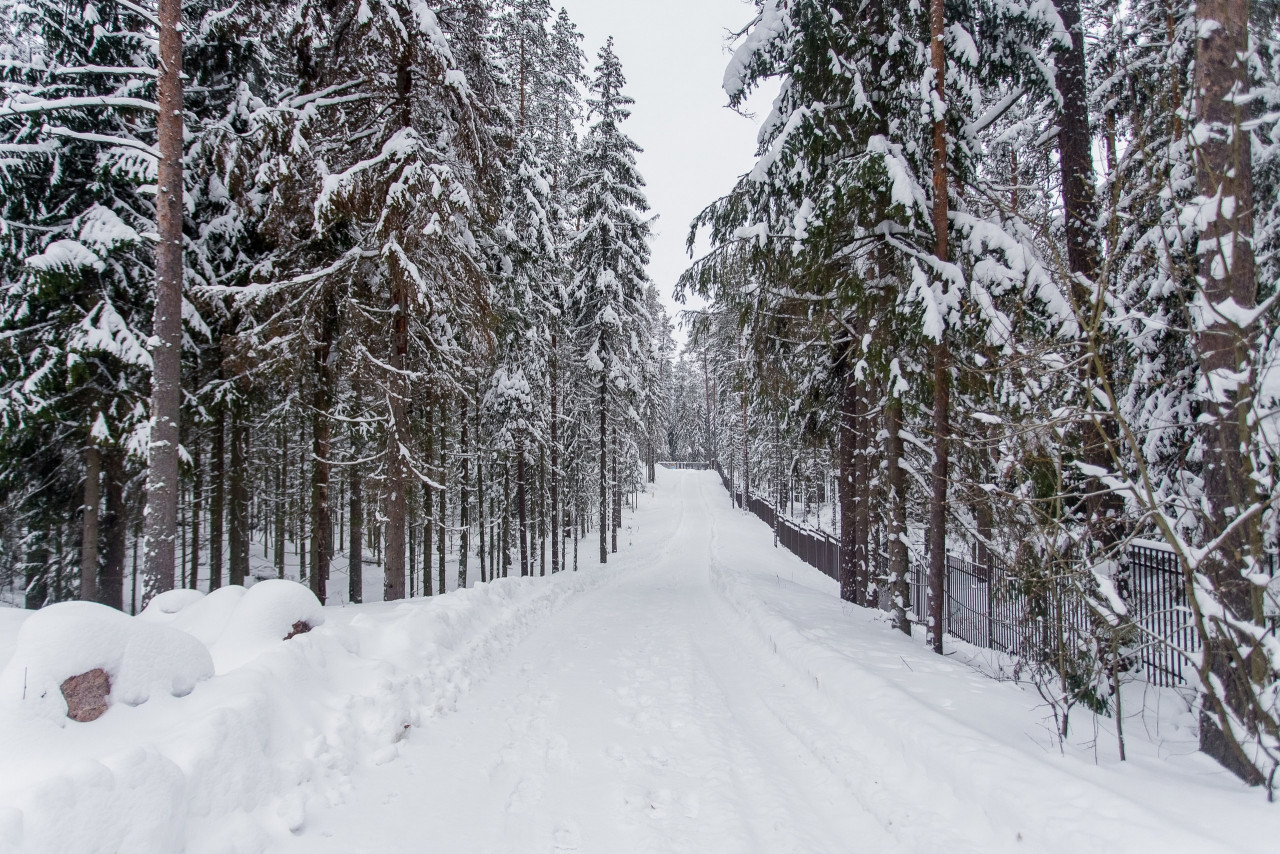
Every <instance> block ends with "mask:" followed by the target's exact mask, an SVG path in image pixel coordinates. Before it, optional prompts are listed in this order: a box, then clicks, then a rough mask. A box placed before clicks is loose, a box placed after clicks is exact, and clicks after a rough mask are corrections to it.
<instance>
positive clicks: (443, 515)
mask: <svg viewBox="0 0 1280 854" xmlns="http://www.w3.org/2000/svg"><path fill="white" fill-rule="evenodd" d="M445 406H446V403H445V398H444V397H441V398H440V458H439V466H440V510H439V513H440V516H439V519H440V524H439V525H437V526H436V532H437V533H436V536H437V537H438V540H437V544H438V546H439V555H437V557H436V560H437V564H436V575H437V578H436V583H437V584H438V585H439V586H440V592H441V593H442V594H443V593H447V592H449V588H448V586H447V584H446V583H445V571H444V569H445V549H446V547H447V546H448V543H449V541H448V536H449V504H448V501H449V462H448V461H449V458H448V456H447V451H448V450H449V447H448V446H449V432H448V426H447V425H448V423H449V417H448V411H447V410H446V409H445ZM426 582H427V584H428V585H429V584H430V583H431V579H430V578H427V579H426Z"/></svg>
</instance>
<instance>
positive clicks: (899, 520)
mask: <svg viewBox="0 0 1280 854" xmlns="http://www.w3.org/2000/svg"><path fill="white" fill-rule="evenodd" d="M890 382H891V383H892V382H893V380H892V379H891V380H890ZM884 420H885V431H886V432H887V433H888V434H889V435H888V440H887V442H886V447H885V455H886V457H887V459H886V460H885V463H886V466H885V469H886V470H885V480H886V481H887V486H888V488H889V535H888V540H889V542H888V549H887V550H888V552H889V609H890V613H892V614H893V627H894V628H896V629H898V630H899V631H901V632H904V633H905V634H907V635H910V634H911V620H910V619H908V618H907V597H908V595H909V594H908V585H907V543H906V536H907V477H906V469H905V468H904V467H903V465H902V450H903V448H902V400H901V398H899V397H898V396H897V394H895V393H893V392H892V391H891V392H890V394H889V396H888V397H887V398H886V400H885V410H884ZM917 607H919V605H918V603H917Z"/></svg>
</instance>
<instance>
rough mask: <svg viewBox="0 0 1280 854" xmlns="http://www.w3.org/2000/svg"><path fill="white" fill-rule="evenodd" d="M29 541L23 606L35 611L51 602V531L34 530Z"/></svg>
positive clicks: (24, 575)
mask: <svg viewBox="0 0 1280 854" xmlns="http://www.w3.org/2000/svg"><path fill="white" fill-rule="evenodd" d="M28 542H29V545H28V546H27V560H26V567H25V568H24V571H23V580H24V581H25V583H26V587H25V589H24V590H23V596H22V607H24V608H26V609H27V610H29V611H34V610H36V609H37V608H43V607H44V606H45V605H47V604H49V532H48V531H47V530H46V531H39V532H34V533H32V534H30V538H29V541H28Z"/></svg>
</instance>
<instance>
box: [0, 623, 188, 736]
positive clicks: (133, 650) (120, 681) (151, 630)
mask: <svg viewBox="0 0 1280 854" xmlns="http://www.w3.org/2000/svg"><path fill="white" fill-rule="evenodd" d="M94 670H101V671H102V672H103V673H104V674H105V675H106V678H107V680H108V686H109V694H108V696H107V698H106V700H107V705H114V704H116V703H123V704H124V705H127V706H137V705H139V704H141V703H145V702H146V701H147V700H148V699H150V697H151V695H152V693H153V692H157V691H163V692H165V693H168V694H171V695H172V696H175V697H183V696H186V695H187V694H189V693H191V691H192V689H194V688H195V686H196V683H198V682H200V681H201V680H203V679H208V678H209V677H210V676H212V675H213V660H212V659H211V658H210V656H209V651H208V650H207V649H206V648H205V646H204V644H202V643H200V641H198V640H196V639H195V638H194V637H192V636H191V635H189V634H186V633H185V632H180V631H177V630H176V629H172V628H170V627H168V626H164V625H159V624H156V623H154V622H150V621H147V620H139V619H137V618H135V617H130V616H127V615H125V614H122V613H120V612H119V611H117V610H115V609H113V608H108V607H107V606H105V605H98V604H96V603H93V602H63V603H60V604H57V605H51V606H50V607H48V608H45V609H43V610H40V611H37V612H36V613H34V614H32V615H31V616H30V617H29V618H28V619H27V620H26V622H24V623H23V625H22V628H21V629H20V630H19V632H18V637H17V643H16V644H15V646H14V650H13V656H12V657H11V658H10V659H9V662H8V664H7V665H6V666H5V668H4V670H3V672H0V703H3V704H5V705H9V706H11V707H12V706H14V705H16V706H19V707H21V708H22V709H23V710H24V711H26V712H28V713H31V714H37V715H41V716H43V717H47V718H50V719H52V720H57V721H59V722H64V721H65V720H66V717H67V712H68V706H67V700H66V698H65V697H64V695H63V690H62V688H63V683H65V682H66V681H67V680H68V679H71V678H72V677H79V676H83V675H84V674H88V673H90V672H91V671H94ZM86 681H87V683H89V685H91V686H92V690H96V689H97V688H98V686H100V684H101V679H100V677H98V676H96V675H95V676H94V677H92V678H90V679H88V680H86ZM80 684H81V683H72V687H73V690H75V689H76V688H77V687H78V686H79V685H80ZM84 690H90V689H84Z"/></svg>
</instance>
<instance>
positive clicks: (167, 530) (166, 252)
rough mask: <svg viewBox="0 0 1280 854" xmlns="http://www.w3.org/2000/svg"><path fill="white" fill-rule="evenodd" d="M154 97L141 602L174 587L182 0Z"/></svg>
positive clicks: (165, 28) (169, 25)
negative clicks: (155, 163) (152, 279)
mask: <svg viewBox="0 0 1280 854" xmlns="http://www.w3.org/2000/svg"><path fill="white" fill-rule="evenodd" d="M156 13H157V19H158V22H159V60H160V61H159V69H158V71H159V78H158V80H157V85H156V101H157V107H158V108H159V112H158V115H157V117H156V148H157V151H158V153H159V171H158V173H157V176H156V177H157V181H156V185H157V191H156V232H157V234H158V235H159V238H160V239H159V243H158V245H157V246H156V304H155V315H154V318H153V320H152V324H151V340H152V352H151V439H150V443H149V445H148V448H147V512H146V513H145V514H144V518H145V520H146V526H147V536H146V543H147V547H146V565H145V582H144V589H143V603H144V604H145V603H146V602H147V601H149V600H150V599H151V597H152V596H154V595H155V594H157V593H163V592H164V591H166V590H172V589H173V582H174V577H173V576H174V570H175V566H176V565H175V555H174V544H175V541H176V540H177V535H178V450H179V449H178V444H179V432H178V424H179V419H180V418H181V415H182V412H181V408H182V155H183V127H182V0H159V2H158V3H157V7H156Z"/></svg>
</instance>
